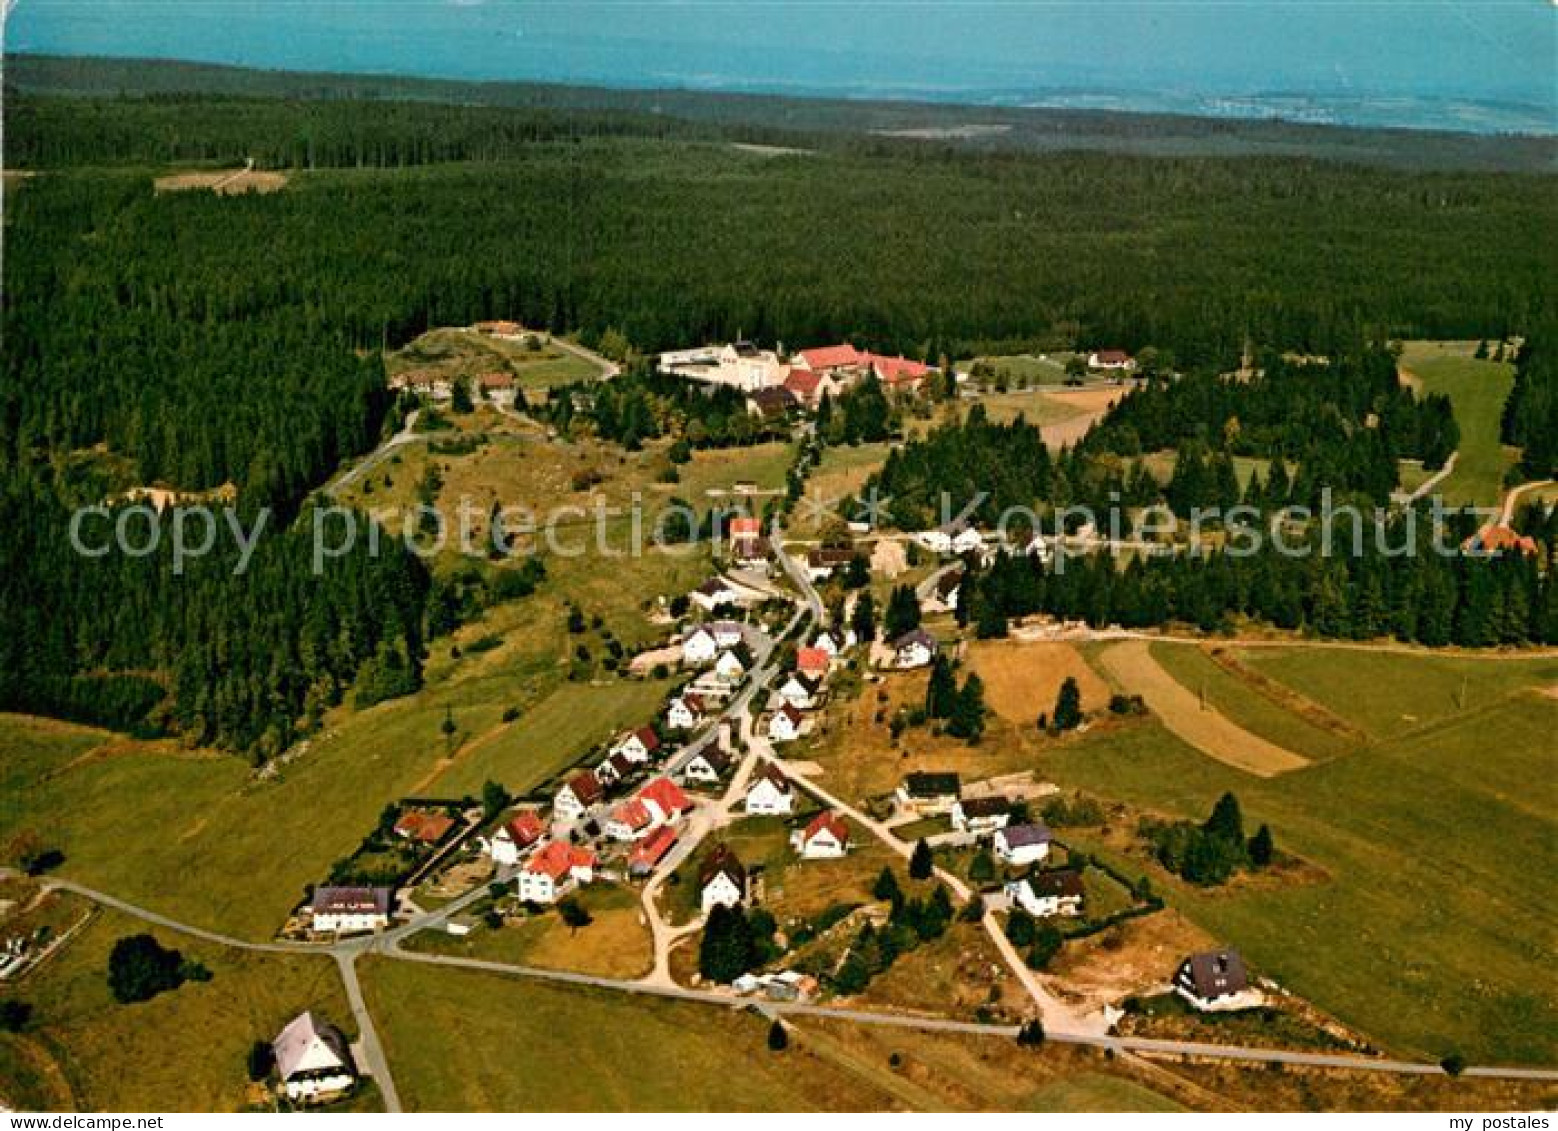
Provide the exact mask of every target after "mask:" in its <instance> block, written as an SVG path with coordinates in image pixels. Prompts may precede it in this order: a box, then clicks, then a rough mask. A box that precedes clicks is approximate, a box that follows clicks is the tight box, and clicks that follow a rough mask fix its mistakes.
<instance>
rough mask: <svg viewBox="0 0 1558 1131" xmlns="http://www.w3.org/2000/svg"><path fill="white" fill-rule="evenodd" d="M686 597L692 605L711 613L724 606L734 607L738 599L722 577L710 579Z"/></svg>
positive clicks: (737, 594) (737, 595)
mask: <svg viewBox="0 0 1558 1131" xmlns="http://www.w3.org/2000/svg"><path fill="white" fill-rule="evenodd" d="M688 597H689V598H690V599H691V600H692V603H693V604H695V605H697V606H699V607H700V608H702V609H705V610H707V611H708V612H711V613H712V612H714V611H715V610H717V609H722V608H724V607H725V606H726V605H734V604H735V603H736V601H737V600H739V599H740V594H739V593H737V592H736V590H735V589H734V587H732V586H731V584H730V583H729V582H727V581H726V580H725V579H724V578H723V577H711V578H709V580H707V581H705V582H704V583H703V584H702V585H700V586H698V588H696V589H694V590H693V591H692V592H691V593H689V594H688Z"/></svg>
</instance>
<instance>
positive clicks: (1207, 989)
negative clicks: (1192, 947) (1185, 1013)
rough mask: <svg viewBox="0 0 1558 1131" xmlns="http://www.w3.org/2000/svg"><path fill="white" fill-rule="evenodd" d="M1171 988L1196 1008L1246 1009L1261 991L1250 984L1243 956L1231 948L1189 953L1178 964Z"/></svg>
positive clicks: (1259, 997) (1258, 1000)
mask: <svg viewBox="0 0 1558 1131" xmlns="http://www.w3.org/2000/svg"><path fill="white" fill-rule="evenodd" d="M1174 992H1175V993H1177V994H1178V995H1179V996H1180V997H1182V998H1184V999H1185V1000H1186V1001H1188V1002H1189V1003H1190V1004H1191V1005H1193V1006H1194V1007H1195V1008H1197V1009H1200V1010H1206V1011H1210V1012H1219V1011H1224V1010H1232V1009H1248V1008H1250V1007H1251V1006H1255V1005H1259V1004H1260V1002H1261V1000H1262V999H1261V994H1260V992H1259V991H1257V990H1253V989H1251V988H1250V976H1249V972H1248V971H1247V970H1246V969H1245V967H1244V959H1243V958H1241V957H1239V953H1238V951H1234V950H1211V951H1206V952H1204V953H1202V954H1192V955H1191V956H1190V957H1189V958H1186V959H1185V960H1184V961H1183V962H1181V963H1180V964H1179V970H1178V972H1176V973H1175V975H1174Z"/></svg>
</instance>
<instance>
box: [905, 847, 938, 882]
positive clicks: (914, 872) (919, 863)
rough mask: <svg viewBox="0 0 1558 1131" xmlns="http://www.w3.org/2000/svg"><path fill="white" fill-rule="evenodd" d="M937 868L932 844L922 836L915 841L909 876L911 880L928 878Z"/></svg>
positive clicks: (910, 859) (910, 858)
mask: <svg viewBox="0 0 1558 1131" xmlns="http://www.w3.org/2000/svg"><path fill="white" fill-rule="evenodd" d="M934 868H935V862H934V861H933V860H932V859H931V854H930V845H928V844H926V843H925V838H924V837H921V838H920V839H919V840H917V841H915V842H914V853H913V855H911V856H910V857H909V878H910V879H911V880H928V879H930V876H931V872H932V871H933V870H934Z"/></svg>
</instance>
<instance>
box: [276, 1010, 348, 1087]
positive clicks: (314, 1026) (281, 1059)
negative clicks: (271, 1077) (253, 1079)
mask: <svg viewBox="0 0 1558 1131" xmlns="http://www.w3.org/2000/svg"><path fill="white" fill-rule="evenodd" d="M271 1053H272V1055H273V1056H274V1058H275V1061H276V1075H277V1076H278V1077H280V1079H281V1082H282V1086H283V1087H284V1088H285V1089H286V1092H287V1098H288V1099H290V1100H292V1101H293V1102H294V1103H314V1102H317V1101H320V1100H326V1099H330V1098H332V1097H334V1096H337V1095H340V1094H341V1093H342V1092H345V1091H348V1090H350V1089H351V1087H352V1085H353V1084H355V1083H356V1082H357V1070H356V1066H355V1065H353V1063H352V1053H351V1049H350V1048H348V1046H347V1043H346V1038H345V1037H344V1036H342V1035H341V1031H340V1030H339V1029H337V1028H336V1027H335V1026H334V1025H331V1024H329V1023H328V1022H325V1021H320V1020H319V1019H318V1018H317V1017H315V1016H314V1015H313V1014H312V1013H307V1012H305V1013H300V1014H298V1015H297V1016H296V1017H294V1018H293V1019H292V1020H291V1021H290V1022H288V1023H287V1027H286V1028H285V1029H283V1030H282V1031H281V1032H280V1034H278V1035H277V1037H276V1039H275V1040H274V1041H272V1042H271Z"/></svg>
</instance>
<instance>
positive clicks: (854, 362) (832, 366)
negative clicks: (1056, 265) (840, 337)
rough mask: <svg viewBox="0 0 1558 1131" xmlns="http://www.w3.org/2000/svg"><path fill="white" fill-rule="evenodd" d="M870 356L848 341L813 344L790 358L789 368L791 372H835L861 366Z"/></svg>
mask: <svg viewBox="0 0 1558 1131" xmlns="http://www.w3.org/2000/svg"><path fill="white" fill-rule="evenodd" d="M870 358H871V355H870V354H868V353H862V352H861V351H860V350H857V349H856V348H855V347H854V346H852V345H850V344H849V343H848V342H845V343H844V344H843V345H841V346H813V347H812V348H811V349H806V350H802V351H801V352H800V353H798V354H796V355H795V356H794V357H792V358H791V359H790V370H791V372H792V373H793V372H794V371H795V370H796V369H802V370H805V371H806V372H808V373H837V372H838V371H840V370H846V369H859V368H862V367H864V366H865V365H866V364H867V363H868V362H869V360H870Z"/></svg>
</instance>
